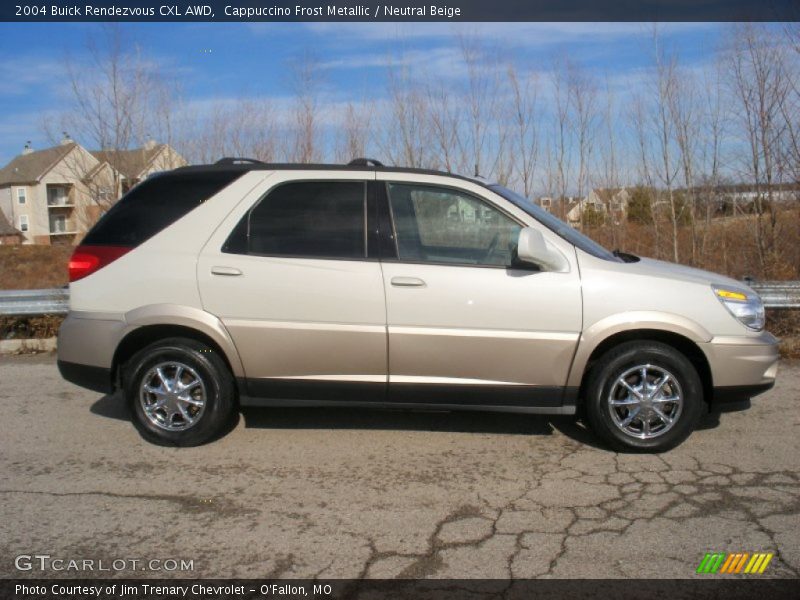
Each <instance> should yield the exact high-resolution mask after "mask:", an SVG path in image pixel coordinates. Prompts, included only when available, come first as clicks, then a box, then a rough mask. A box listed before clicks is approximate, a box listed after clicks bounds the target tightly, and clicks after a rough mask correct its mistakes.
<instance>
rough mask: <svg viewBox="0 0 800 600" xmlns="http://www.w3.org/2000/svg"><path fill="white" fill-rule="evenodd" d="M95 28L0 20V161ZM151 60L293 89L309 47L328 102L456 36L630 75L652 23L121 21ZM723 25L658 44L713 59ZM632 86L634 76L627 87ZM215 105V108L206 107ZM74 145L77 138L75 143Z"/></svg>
mask: <svg viewBox="0 0 800 600" xmlns="http://www.w3.org/2000/svg"><path fill="white" fill-rule="evenodd" d="M98 27H99V25H97V24H90V23H78V24H65V23H52V24H9V23H3V24H0V81H2V82H3V86H2V88H0V89H2V92H0V164H5V163H6V162H8V161H9V160H10V159H11V158H12V157H13V156H14V155H16V154H17V153H18V152H19V151H20V150H21V148H22V146H23V144H24V143H25V141H26V140H31V141H32V142H33V145H34V147H35V148H43V147H45V146H47V145H49V144H48V139H47V137H46V135H45V133H44V131H43V127H42V123H43V120H44V119H45V118H46V117H47V116H48V115H49V116H53V115H57V114H58V112H59V111H61V110H64V108H65V106H66V105H67V102H68V97H69V91H68V84H67V81H66V79H65V76H64V60H65V56H66V55H69V56H70V57H71V59H72V60H73V61H74V62H76V63H80V62H81V60H82V59H83V58H85V55H86V54H85V53H86V43H87V40H88V39H91V38H92V37H93V36H95V35H97V32H98ZM121 27H122V29H123V30H124V32H125V34H126V36H127V37H128V39H131V40H134V41H135V42H136V44H137V45H138V46H140V47H141V48H142V51H143V52H144V54H145V56H146V57H147V59H148V60H150V61H153V62H154V63H157V64H158V65H159V66H160V68H161V70H162V71H163V72H165V73H166V74H167V75H173V76H174V77H175V78H176V79H179V80H180V81H181V82H182V87H183V95H184V98H185V99H186V100H187V101H189V102H191V103H200V104H202V103H206V102H208V103H213V102H215V101H217V100H224V99H226V98H236V97H241V96H246V97H253V98H258V97H269V98H275V99H280V98H284V97H287V96H289V94H290V91H289V89H288V88H289V85H288V75H287V65H288V64H289V63H290V62H291V61H292V60H293V59H296V58H297V57H300V56H303V55H304V54H308V53H311V54H313V55H314V56H315V58H316V59H317V60H318V61H320V62H321V63H322V64H323V65H324V66H325V67H326V77H325V92H326V96H327V97H328V98H331V99H334V100H343V101H347V100H361V99H364V98H375V99H380V98H382V97H384V96H385V95H386V85H385V83H386V74H387V69H386V65H387V62H388V61H389V59H390V58H391V57H394V58H395V59H396V58H397V56H398V55H399V54H402V55H403V60H404V61H405V64H407V65H408V67H409V69H410V70H411V71H414V70H425V71H426V72H427V73H428V74H430V75H433V76H435V77H443V78H447V77H449V76H452V75H453V73H452V70H453V68H454V64H455V63H456V59H455V58H456V56H457V55H458V53H459V48H458V36H459V34H469V35H473V36H477V37H478V38H480V39H481V40H482V41H483V43H485V44H486V45H487V46H489V47H491V48H492V49H493V51H494V52H497V53H498V54H499V55H501V57H502V58H503V59H504V60H508V61H512V62H514V63H515V64H517V65H518V66H519V67H520V68H521V69H522V70H531V71H537V70H540V69H541V70H544V69H546V68H547V66H548V65H549V64H550V63H551V61H552V59H553V57H554V56H557V55H559V54H568V55H569V57H570V58H571V59H572V60H576V61H578V62H580V63H581V64H583V65H584V66H585V67H587V68H589V69H591V71H592V72H593V73H595V74H596V75H600V76H602V77H606V76H608V77H609V78H612V79H613V80H614V81H618V82H623V83H624V82H626V81H636V78H637V75H638V74H641V73H642V72H643V70H646V69H648V68H650V66H651V64H652V58H651V42H650V36H651V33H652V25H648V24H635V23H633V24H631V23H558V24H545V23H515V24H504V23H484V24H469V23H467V24H450V23H423V24H420V23H415V24H397V23H295V24H288V23H251V24H222V23H199V24H172V23H147V24H125V25H121ZM723 27H724V25H718V24H713V23H689V24H677V23H672V24H663V25H660V26H659V28H660V32H661V35H662V38H663V40H664V41H665V42H666V43H668V44H670V45H672V46H673V47H675V48H677V49H678V50H679V51H680V55H681V61H682V63H684V64H686V65H695V64H696V65H698V66H700V65H702V64H704V62H706V61H708V60H710V57H711V55H712V54H713V51H714V49H715V47H716V45H717V44H718V42H719V39H720V36H721V32H722V28H723ZM632 85H635V84H632ZM209 105H210V104H209ZM78 141H80V140H78Z"/></svg>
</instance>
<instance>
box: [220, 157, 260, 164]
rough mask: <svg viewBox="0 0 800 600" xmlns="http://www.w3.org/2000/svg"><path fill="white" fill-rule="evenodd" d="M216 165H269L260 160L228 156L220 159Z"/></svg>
mask: <svg viewBox="0 0 800 600" xmlns="http://www.w3.org/2000/svg"><path fill="white" fill-rule="evenodd" d="M214 164H215V165H265V164H267V163H265V162H264V161H263V160H258V159H255V158H244V157H237V156H226V157H225V158H220V159H219V160H218V161H217V162H215V163H214Z"/></svg>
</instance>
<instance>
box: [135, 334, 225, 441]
mask: <svg viewBox="0 0 800 600" xmlns="http://www.w3.org/2000/svg"><path fill="white" fill-rule="evenodd" d="M123 385H124V389H125V396H126V398H127V400H128V403H129V404H130V407H131V412H132V414H133V422H134V425H136V428H137V429H138V430H139V432H140V433H141V434H142V436H143V437H144V438H145V439H147V440H149V441H151V442H153V443H156V444H162V445H174V446H197V445H200V444H203V443H205V442H208V441H210V440H212V439H214V438H215V437H216V436H218V435H219V434H220V433H221V432H222V431H223V430H224V429H225V427H226V426H227V425H228V424H229V423H230V420H231V417H232V416H233V414H234V410H235V404H236V403H235V388H234V381H233V376H232V375H231V373H230V371H229V369H228V367H227V365H226V364H225V361H223V360H222V358H221V357H220V356H219V355H218V354H217V352H216V351H215V350H214V349H212V348H210V347H209V346H208V345H206V344H203V343H201V342H198V341H196V340H192V339H186V338H171V339H166V340H162V341H159V342H156V343H154V344H151V345H150V346H147V347H146V348H144V349H143V350H141V351H139V352H138V353H137V354H136V355H135V356H134V357H133V358H132V359H131V360H130V361H128V363H127V364H126V366H125V369H124V373H123Z"/></svg>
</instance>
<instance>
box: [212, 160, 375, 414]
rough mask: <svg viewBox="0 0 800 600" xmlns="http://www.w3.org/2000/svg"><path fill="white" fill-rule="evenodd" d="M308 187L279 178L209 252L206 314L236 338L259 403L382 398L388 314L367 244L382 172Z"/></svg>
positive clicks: (315, 178)
mask: <svg viewBox="0 0 800 600" xmlns="http://www.w3.org/2000/svg"><path fill="white" fill-rule="evenodd" d="M302 177H303V180H302V181H300V180H297V175H292V174H291V173H288V174H287V173H284V174H281V173H277V174H276V175H274V176H272V177H270V178H269V179H268V180H267V181H266V182H265V184H264V189H262V190H259V192H258V193H257V194H256V195H255V198H254V199H253V200H250V201H249V202H247V203H246V205H245V206H243V207H240V208H239V209H237V210H236V211H234V212H233V213H232V214H231V216H230V217H229V218H228V219H227V220H226V222H225V223H223V225H222V226H221V227H220V229H219V231H218V232H217V233H216V234H215V235H214V236H213V237H212V239H211V240H210V241H209V243H208V244H206V246H205V248H204V250H203V252H202V254H201V256H200V259H199V263H198V282H199V285H200V292H201V295H202V300H203V306H204V308H205V310H207V311H209V312H211V313H213V314H215V315H217V316H218V317H219V318H220V319H221V320H222V322H223V323H224V325H225V327H227V329H228V330H229V332H230V334H231V337H232V338H233V341H234V343H235V344H236V347H237V349H238V351H239V354H240V356H241V358H242V363H243V365H244V369H245V372H246V377H247V386H248V390H249V392H250V395H251V396H261V397H272V398H284V399H315V400H357V399H362V398H363V399H367V398H368V399H383V395H384V393H385V388H386V381H387V375H388V373H387V348H386V306H385V299H384V293H383V283H382V278H381V266H380V263H379V261H378V260H376V259H373V258H371V257H370V248H369V245H368V239H367V237H368V236H367V179H372V178H374V174H372V173H369V174H366V173H364V172H353V173H347V172H338V173H335V174H333V175H331V174H330V173H327V174H326V173H316V172H312V173H310V172H304V173H303V175H302ZM243 204H244V203H243Z"/></svg>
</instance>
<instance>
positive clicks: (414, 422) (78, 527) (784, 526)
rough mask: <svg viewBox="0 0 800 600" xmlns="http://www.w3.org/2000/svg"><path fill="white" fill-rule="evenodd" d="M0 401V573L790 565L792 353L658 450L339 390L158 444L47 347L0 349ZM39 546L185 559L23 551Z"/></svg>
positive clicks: (798, 506) (571, 573)
mask: <svg viewBox="0 0 800 600" xmlns="http://www.w3.org/2000/svg"><path fill="white" fill-rule="evenodd" d="M0 406H1V407H2V426H1V432H2V435H0V577H19V576H22V577H26V576H30V577H42V576H52V577H84V576H87V575H88V576H92V575H94V576H102V577H108V576H114V575H119V576H125V577H134V576H135V577H163V576H166V575H169V576H174V577H180V576H186V577H257V578H267V577H287V578H288V577H291V578H305V577H315V576H316V577H320V578H356V577H398V576H399V577H405V578H413V577H437V578H443V577H444V578H462V577H468V578H509V577H592V578H607V577H608V578H615V577H643V578H662V577H663V578H673V577H675V578H684V577H693V576H695V575H694V573H695V570H696V568H697V566H698V564H699V563H700V560H701V559H702V558H703V556H704V554H705V553H706V552H750V553H752V552H775V553H776V556H775V558H774V559H773V560H772V562H771V563H770V565H769V567H768V569H767V570H766V572H765V573H764V575H763V576H762V577H768V576H771V577H798V575H800V460H798V459H800V435H799V434H798V433H799V432H800V363H798V362H784V363H782V365H781V367H780V370H779V375H778V384H777V386H776V387H775V389H773V390H772V391H771V392H769V393H768V394H765V395H763V396H760V397H758V398H756V399H755V400H754V401H753V406H752V408H751V409H750V410H747V411H742V412H728V413H724V414H721V415H709V416H708V417H707V418H706V419H705V421H704V424H703V428H702V429H701V430H700V431H697V432H696V433H695V434H694V435H693V436H692V437H691V438H690V439H689V440H688V441H687V442H686V443H684V444H683V445H682V446H680V447H679V448H677V449H676V450H673V451H672V452H669V453H666V454H662V455H659V456H638V455H622V454H615V453H613V452H610V451H608V450H606V449H605V448H604V447H602V446H601V445H600V444H599V443H598V441H597V440H596V438H595V437H594V436H593V435H592V434H591V433H589V432H588V431H586V430H585V429H583V428H582V427H580V426H579V425H577V424H576V423H575V422H574V421H573V420H572V419H569V418H558V419H553V418H547V417H534V416H520V415H502V414H486V413H483V414H482V413H404V412H391V411H356V410H349V409H340V410H334V409H324V410H323V409H313V410H312V409H291V410H287V409H248V410H247V411H246V412H244V414H243V415H242V417H241V418H240V419H239V422H238V424H237V426H236V428H235V429H234V430H233V431H231V432H230V433H229V434H228V435H227V436H226V437H224V438H222V439H220V440H218V441H216V442H214V443H212V444H210V445H207V446H203V447H200V448H188V449H177V448H161V447H157V446H153V445H150V444H148V443H146V442H144V441H143V440H142V439H141V438H140V437H139V435H138V434H137V433H136V431H135V429H134V428H133V426H132V425H131V424H130V423H129V421H128V416H127V411H126V409H125V407H124V405H123V402H122V400H121V399H120V398H119V397H103V396H102V395H100V394H97V393H94V392H89V391H86V390H82V389H80V388H78V387H75V386H73V385H71V384H69V383H66V382H64V381H62V380H61V378H60V377H59V375H58V372H57V370H56V367H55V360H54V358H53V357H52V356H40V357H11V358H2V359H0ZM37 553H38V554H48V555H50V556H51V557H54V558H63V559H66V560H71V559H76V560H81V559H92V560H97V561H105V563H104V564H105V566H106V567H108V566H109V565H110V564H111V561H114V560H119V559H125V560H128V559H136V560H143V561H150V560H159V561H168V560H170V559H177V560H180V559H186V560H191V561H192V567H193V570H191V571H177V572H169V573H165V572H163V569H162V570H158V568H157V567H153V569H154V570H147V571H143V572H138V571H139V570H140V569H141V566H137V567H136V568H135V570H130V569H129V568H128V567H127V566H126V567H125V568H124V569H122V570H119V571H115V570H112V571H111V572H98V571H93V572H75V571H52V570H46V571H44V572H42V571H39V570H37V569H35V568H34V569H32V570H30V571H23V572H21V571H18V570H17V569H16V567H15V557H17V556H19V555H33V554H37ZM117 564H120V563H117ZM137 564H141V563H137ZM162 564H163V563H162ZM167 564H170V565H171V564H172V563H167ZM704 577H708V575H705V576H704Z"/></svg>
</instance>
